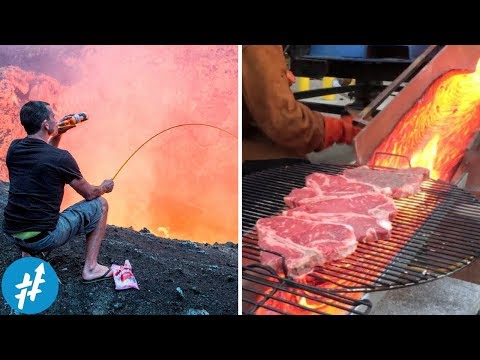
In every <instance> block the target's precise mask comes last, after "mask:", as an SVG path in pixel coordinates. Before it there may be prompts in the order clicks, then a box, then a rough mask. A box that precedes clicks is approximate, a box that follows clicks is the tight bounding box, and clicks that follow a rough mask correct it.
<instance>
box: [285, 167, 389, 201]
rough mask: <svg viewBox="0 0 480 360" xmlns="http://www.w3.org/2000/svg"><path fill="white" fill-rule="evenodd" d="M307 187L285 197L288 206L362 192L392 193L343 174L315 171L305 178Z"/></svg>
mask: <svg viewBox="0 0 480 360" xmlns="http://www.w3.org/2000/svg"><path fill="white" fill-rule="evenodd" d="M305 183H306V185H307V186H306V187H304V188H301V189H293V190H292V192H291V193H290V194H288V195H287V196H285V197H284V201H285V204H287V206H288V207H291V208H293V207H296V206H300V205H304V204H308V203H312V202H318V201H322V200H328V199H336V198H339V197H343V196H351V195H357V194H362V193H369V192H376V193H383V194H385V195H391V191H390V189H388V188H387V189H380V188H378V187H376V186H374V185H370V184H366V183H361V182H359V181H357V180H350V179H347V178H346V177H344V176H341V175H328V174H322V173H313V174H310V175H308V176H307V177H306V179H305Z"/></svg>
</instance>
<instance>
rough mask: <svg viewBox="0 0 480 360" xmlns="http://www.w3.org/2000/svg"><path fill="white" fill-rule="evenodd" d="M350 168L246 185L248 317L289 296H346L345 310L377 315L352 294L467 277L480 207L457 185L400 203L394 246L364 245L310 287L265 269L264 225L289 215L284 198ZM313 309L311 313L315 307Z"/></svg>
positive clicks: (297, 171)
mask: <svg viewBox="0 0 480 360" xmlns="http://www.w3.org/2000/svg"><path fill="white" fill-rule="evenodd" d="M348 167H352V166H338V165H329V164H328V165H327V164H322V165H312V164H301V165H294V166H287V167H281V168H275V169H270V170H265V171H261V172H258V173H255V174H252V175H249V176H245V177H244V178H243V184H242V231H243V248H242V249H243V255H242V257H243V278H244V284H243V293H244V299H243V302H244V307H245V306H246V307H247V308H248V309H250V310H247V311H246V312H247V313H248V312H253V311H255V310H253V309H254V308H258V306H259V305H260V304H265V303H266V300H267V298H268V297H269V296H273V297H274V296H275V293H276V292H277V291H278V290H279V289H283V290H284V289H285V288H288V289H289V290H288V291H289V292H290V293H292V292H295V291H297V290H303V292H302V294H303V293H304V292H305V291H307V294H310V292H311V293H316V294H317V296H325V294H326V293H328V294H330V295H331V296H340V297H341V299H331V300H341V301H343V304H344V305H345V307H348V306H350V307H351V308H356V306H366V307H367V310H366V311H369V304H365V303H361V302H360V303H359V302H358V301H355V300H353V299H352V298H351V296H352V294H347V293H358V292H369V291H378V290H387V289H394V288H400V287H405V286H411V285H415V284H420V283H425V282H428V281H432V280H435V279H438V278H441V277H444V276H447V275H450V274H452V273H454V272H455V271H458V270H460V269H462V268H463V267H465V266H466V265H468V264H470V263H471V262H472V260H473V259H474V258H475V257H477V256H479V255H480V202H479V201H478V200H477V199H476V198H475V197H473V196H472V195H470V194H468V193H466V192H465V191H463V190H461V189H459V188H457V187H456V186H454V185H451V184H448V183H445V182H442V181H435V180H428V181H425V182H424V183H423V184H422V187H421V191H420V192H419V193H418V194H416V195H415V196H412V197H409V198H403V199H399V200H395V204H396V205H397V207H398V210H399V212H398V215H397V216H396V218H395V220H394V221H393V230H392V236H391V239H389V240H380V241H377V242H374V243H368V244H359V245H358V247H357V250H356V251H355V252H354V253H353V254H351V255H350V256H348V257H347V258H345V259H342V260H337V261H334V262H331V263H329V264H325V265H324V266H320V267H316V268H315V271H314V272H313V273H312V274H310V275H308V276H307V277H306V279H305V284H303V283H302V284H300V283H298V282H295V281H294V280H292V279H290V278H288V276H287V277H286V278H284V277H283V274H276V273H275V272H274V271H273V270H272V269H269V268H266V267H265V266H263V265H260V261H259V254H260V251H266V250H263V249H260V248H259V247H258V246H257V235H256V232H255V223H256V221H257V220H258V219H259V218H261V217H268V216H273V215H276V214H278V213H279V212H280V211H281V210H283V209H284V208H285V204H284V202H283V197H284V196H285V195H287V194H289V193H290V191H291V190H292V189H293V188H300V187H303V186H305V177H306V176H307V175H309V174H311V173H313V172H317V171H318V172H324V173H327V174H340V173H341V172H342V171H343V170H344V169H346V168H348ZM277 255H278V256H281V255H280V254H277ZM279 275H281V276H279ZM287 275H288V274H287ZM245 280H246V281H245ZM259 285H261V286H262V287H263V288H262V290H261V291H258V289H257V287H258V286H259ZM253 294H256V295H257V296H256V300H255V299H254V296H253ZM272 294H273V295H272ZM340 294H342V295H340ZM347 295H348V296H347ZM343 297H345V298H343ZM323 300H325V299H323ZM347 304H348V306H347ZM297 306H300V305H299V304H297ZM306 309H308V310H311V308H310V307H309V306H307V307H306ZM277 310H278V309H277ZM277 312H279V313H282V311H277Z"/></svg>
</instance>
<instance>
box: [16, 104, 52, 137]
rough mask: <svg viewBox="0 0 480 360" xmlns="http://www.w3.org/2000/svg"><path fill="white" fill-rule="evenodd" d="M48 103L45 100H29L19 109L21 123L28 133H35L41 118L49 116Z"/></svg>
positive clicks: (38, 128)
mask: <svg viewBox="0 0 480 360" xmlns="http://www.w3.org/2000/svg"><path fill="white" fill-rule="evenodd" d="M48 105H50V104H49V103H46V102H45V101H29V102H27V103H26V104H25V105H23V106H22V109H21V110H20V122H21V123H22V125H23V127H24V128H25V131H26V132H27V134H28V135H32V134H35V133H37V132H38V131H39V130H40V128H41V126H42V122H43V120H46V119H48V118H49V116H50V111H49V110H48V109H47V106H48Z"/></svg>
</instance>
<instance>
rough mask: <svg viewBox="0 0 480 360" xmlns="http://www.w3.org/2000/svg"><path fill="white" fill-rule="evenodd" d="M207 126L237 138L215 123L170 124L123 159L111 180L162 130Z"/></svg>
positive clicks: (161, 132)
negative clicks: (170, 125)
mask: <svg viewBox="0 0 480 360" xmlns="http://www.w3.org/2000/svg"><path fill="white" fill-rule="evenodd" d="M197 125H198V126H208V127H211V128H214V129H217V130H220V131H223V132H225V133H227V134H229V135H231V136H233V137H234V138H235V139H236V138H237V136H236V135H234V134H232V133H231V132H228V131H227V130H224V129H222V128H219V127H217V126H215V125H209V124H202V123H188V124H180V125H175V126H172V127H169V128H167V129H165V130H162V131H160V132H159V133H156V134H155V135H153V136H152V137H151V138H150V139H148V140H147V141H145V142H144V143H143V144H142V145H140V146H139V147H138V148H137V149H136V150H135V151H134V152H133V153H132V155H130V156H129V158H128V159H127V160H125V162H124V163H123V164H122V166H120V169H118V171H117V172H116V173H115V176H114V177H113V178H112V180H115V178H116V177H117V175H118V173H119V172H120V171H121V170H122V169H123V167H124V166H125V165H126V164H127V163H128V161H129V160H130V159H131V158H132V157H133V155H135V154H136V153H137V152H138V151H139V150H140V149H141V148H142V147H143V146H144V145H146V144H147V143H148V142H149V141H150V140H152V139H153V138H155V137H157V136H158V135H160V134H163V133H164V132H166V131H168V130H172V129H175V128H178V127H181V126H197Z"/></svg>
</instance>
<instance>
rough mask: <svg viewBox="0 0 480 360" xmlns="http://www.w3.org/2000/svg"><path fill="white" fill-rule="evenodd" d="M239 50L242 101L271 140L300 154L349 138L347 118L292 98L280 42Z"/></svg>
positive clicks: (351, 133)
mask: <svg viewBox="0 0 480 360" xmlns="http://www.w3.org/2000/svg"><path fill="white" fill-rule="evenodd" d="M242 53H243V61H242V91H243V98H244V101H245V102H246V106H247V107H248V109H249V111H250V113H251V115H252V117H253V119H254V120H255V122H256V124H257V126H258V127H259V128H260V129H261V130H262V131H263V132H264V133H265V135H267V136H268V137H269V138H270V139H271V140H273V141H274V142H275V143H277V144H279V145H280V146H283V147H285V148H289V149H292V150H294V151H295V152H297V153H299V154H302V155H305V154H307V153H309V152H311V151H315V150H321V149H324V148H326V147H328V146H330V145H332V144H333V143H334V142H348V143H350V142H351V141H352V138H353V135H354V134H353V133H354V131H353V130H352V126H351V118H344V119H342V120H341V119H336V118H332V117H328V116H324V115H323V114H321V113H319V112H316V111H312V110H310V109H309V108H308V107H307V106H306V105H304V104H302V103H301V102H299V101H297V100H295V98H294V96H293V92H292V90H291V89H290V84H291V80H290V81H289V79H288V78H289V77H291V76H288V68H287V65H286V63H285V59H284V55H283V50H282V46H281V45H250V46H244V47H243V52H242Z"/></svg>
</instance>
